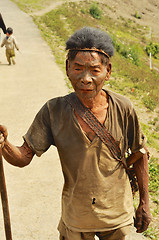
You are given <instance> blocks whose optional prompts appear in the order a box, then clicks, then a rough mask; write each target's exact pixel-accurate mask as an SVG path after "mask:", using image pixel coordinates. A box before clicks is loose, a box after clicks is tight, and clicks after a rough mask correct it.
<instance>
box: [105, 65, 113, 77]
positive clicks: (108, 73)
mask: <svg viewBox="0 0 159 240" xmlns="http://www.w3.org/2000/svg"><path fill="white" fill-rule="evenodd" d="M106 68H107V76H106V80H109V78H110V76H111V72H112V64H111V62H109V63H108V64H107V66H106Z"/></svg>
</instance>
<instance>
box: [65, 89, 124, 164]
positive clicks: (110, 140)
mask: <svg viewBox="0 0 159 240" xmlns="http://www.w3.org/2000/svg"><path fill="white" fill-rule="evenodd" d="M65 99H66V101H67V102H68V103H69V104H70V105H71V106H72V107H73V108H74V109H75V111H76V112H77V114H78V115H79V116H80V117H81V118H82V119H83V120H84V121H85V122H86V123H87V124H88V126H89V127H90V128H91V129H92V130H93V131H94V132H95V133H96V135H97V136H98V137H99V138H100V139H101V141H102V142H103V143H104V144H105V145H106V146H107V147H108V148H109V150H110V151H111V153H112V154H113V156H114V158H115V159H116V160H118V161H121V150H120V147H119V145H118V143H117V141H116V140H115V139H114V137H113V136H112V135H111V133H110V132H109V131H108V130H107V129H106V128H105V126H104V125H102V124H101V123H100V122H99V121H98V119H97V118H96V117H95V116H94V115H93V113H92V112H91V111H90V110H89V109H88V108H87V107H85V106H84V105H83V104H82V103H81V101H80V100H79V98H78V97H77V96H76V94H75V93H71V94H69V95H66V96H65Z"/></svg>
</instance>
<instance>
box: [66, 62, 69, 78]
mask: <svg viewBox="0 0 159 240" xmlns="http://www.w3.org/2000/svg"><path fill="white" fill-rule="evenodd" d="M68 69H69V60H68V59H67V60H66V74H67V77H68V78H69V76H68Z"/></svg>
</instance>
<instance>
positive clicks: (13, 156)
mask: <svg viewBox="0 0 159 240" xmlns="http://www.w3.org/2000/svg"><path fill="white" fill-rule="evenodd" d="M0 132H1V134H0V145H1V146H0V147H2V154H3V157H4V158H5V159H6V161H7V162H8V163H10V164H12V165H14V166H17V167H25V166H27V165H28V164H29V163H30V162H31V160H32V158H33V156H34V152H33V151H32V149H31V148H30V147H29V146H28V144H27V143H26V142H24V143H23V145H22V146H21V147H17V146H14V145H13V144H11V143H10V142H9V141H8V140H7V136H8V133H7V129H6V127H5V126H2V125H0Z"/></svg>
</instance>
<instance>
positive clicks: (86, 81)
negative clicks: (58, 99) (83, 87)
mask: <svg viewBox="0 0 159 240" xmlns="http://www.w3.org/2000/svg"><path fill="white" fill-rule="evenodd" d="M81 82H82V83H84V84H89V83H91V82H92V77H91V75H90V74H89V73H88V72H85V73H83V75H82V78H81Z"/></svg>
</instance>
